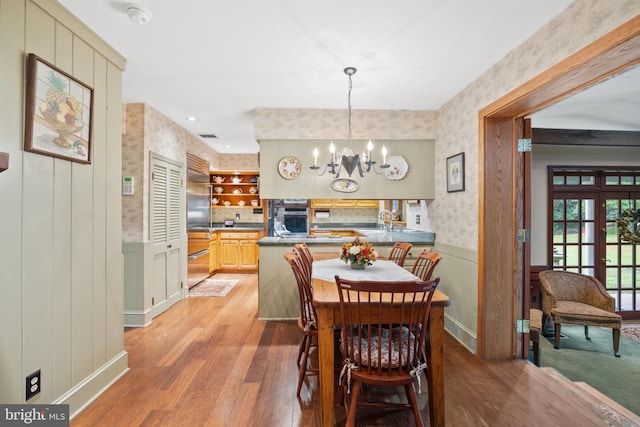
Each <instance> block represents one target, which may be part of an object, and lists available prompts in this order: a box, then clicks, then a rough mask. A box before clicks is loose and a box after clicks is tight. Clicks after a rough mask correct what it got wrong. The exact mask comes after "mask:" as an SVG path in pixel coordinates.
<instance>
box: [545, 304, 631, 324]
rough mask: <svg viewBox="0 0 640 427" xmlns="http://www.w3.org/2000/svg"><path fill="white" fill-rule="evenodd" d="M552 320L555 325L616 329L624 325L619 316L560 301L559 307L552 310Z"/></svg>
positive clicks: (591, 307) (587, 306)
mask: <svg viewBox="0 0 640 427" xmlns="http://www.w3.org/2000/svg"><path fill="white" fill-rule="evenodd" d="M551 319H552V320H553V321H554V322H555V323H573V324H579V325H587V326H605V327H608V328H614V329H619V328H620V325H621V324H622V318H621V317H620V315H619V314H616V313H611V312H609V311H605V310H601V309H599V308H596V307H594V306H592V305H588V304H583V303H581V302H575V301H558V302H557V306H556V307H554V308H553V309H552V310H551Z"/></svg>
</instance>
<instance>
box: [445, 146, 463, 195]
mask: <svg viewBox="0 0 640 427" xmlns="http://www.w3.org/2000/svg"><path fill="white" fill-rule="evenodd" d="M456 191H464V153H459V154H456V155H455V156H451V157H447V193H455V192H456Z"/></svg>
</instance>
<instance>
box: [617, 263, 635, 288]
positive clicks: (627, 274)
mask: <svg viewBox="0 0 640 427" xmlns="http://www.w3.org/2000/svg"><path fill="white" fill-rule="evenodd" d="M620 287H621V288H631V287H633V268H629V267H623V268H621V269H620Z"/></svg>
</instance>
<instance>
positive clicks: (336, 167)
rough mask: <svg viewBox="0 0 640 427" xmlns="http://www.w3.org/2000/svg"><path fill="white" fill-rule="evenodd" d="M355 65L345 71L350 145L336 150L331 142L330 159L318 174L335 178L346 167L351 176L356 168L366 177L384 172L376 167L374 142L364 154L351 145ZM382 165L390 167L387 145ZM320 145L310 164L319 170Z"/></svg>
mask: <svg viewBox="0 0 640 427" xmlns="http://www.w3.org/2000/svg"><path fill="white" fill-rule="evenodd" d="M356 71H357V70H356V69H355V67H347V68H345V69H344V73H345V74H346V75H347V76H349V95H348V108H349V120H348V125H349V139H348V145H347V146H346V147H341V148H339V149H338V150H336V147H335V145H334V144H333V142H331V144H329V161H328V163H327V165H326V166H325V168H324V169H323V170H322V172H320V173H318V176H322V175H324V174H325V173H326V172H329V173H330V174H331V175H333V177H334V178H338V177H339V176H340V172H341V171H342V169H343V168H344V170H345V171H346V172H347V174H349V176H351V174H352V173H353V171H354V170H356V169H358V173H359V174H360V176H361V177H364V174H365V173H368V172H371V171H373V172H375V173H376V174H378V175H381V174H382V172H383V171H382V170H381V171H378V170H377V169H376V162H375V160H373V157H372V154H371V153H372V151H373V143H372V142H371V140H369V143H368V144H367V147H366V148H367V151H366V153H365V152H364V151H363V152H362V155H360V154H355V153H354V151H353V149H352V147H351V89H352V88H353V82H352V80H351V76H353V75H354V74H355V73H356ZM381 152H382V165H380V169H386V168H388V167H389V164H388V163H387V147H385V146H384V145H383V146H382V151H381ZM318 154H319V152H318V147H316V148H315V149H314V150H313V166H310V168H311V169H313V170H315V171H318V170H319V169H320V166H318Z"/></svg>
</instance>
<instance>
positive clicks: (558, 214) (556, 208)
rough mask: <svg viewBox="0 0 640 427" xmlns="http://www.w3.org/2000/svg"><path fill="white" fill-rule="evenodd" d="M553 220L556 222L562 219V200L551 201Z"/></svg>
mask: <svg viewBox="0 0 640 427" xmlns="http://www.w3.org/2000/svg"><path fill="white" fill-rule="evenodd" d="M553 219H554V220H556V221H558V220H563V219H564V200H557V199H556V200H554V201H553Z"/></svg>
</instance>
